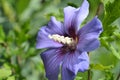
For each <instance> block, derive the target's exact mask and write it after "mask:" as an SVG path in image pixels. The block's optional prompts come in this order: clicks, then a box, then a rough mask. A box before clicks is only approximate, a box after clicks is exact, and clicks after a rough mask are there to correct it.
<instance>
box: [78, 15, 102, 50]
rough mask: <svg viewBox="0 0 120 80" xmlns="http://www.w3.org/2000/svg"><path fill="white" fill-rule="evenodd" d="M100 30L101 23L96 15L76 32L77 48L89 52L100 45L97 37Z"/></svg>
mask: <svg viewBox="0 0 120 80" xmlns="http://www.w3.org/2000/svg"><path fill="white" fill-rule="evenodd" d="M102 31H103V29H102V23H101V22H100V20H99V19H98V18H97V17H95V18H94V19H93V20H92V21H90V22H89V23H87V24H86V25H85V26H84V27H82V28H81V29H80V31H79V33H78V36H79V41H78V45H77V49H78V50H80V51H87V52H89V51H92V50H95V49H96V48H98V47H99V45H100V42H99V40H98V37H99V35H100V33H101V32H102Z"/></svg>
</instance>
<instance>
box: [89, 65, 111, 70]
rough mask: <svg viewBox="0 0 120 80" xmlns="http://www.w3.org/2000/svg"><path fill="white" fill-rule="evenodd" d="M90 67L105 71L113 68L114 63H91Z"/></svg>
mask: <svg viewBox="0 0 120 80" xmlns="http://www.w3.org/2000/svg"><path fill="white" fill-rule="evenodd" d="M90 67H91V69H95V70H103V71H104V70H110V69H111V68H113V65H109V66H104V65H102V64H91V65H90Z"/></svg>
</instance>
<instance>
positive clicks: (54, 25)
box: [46, 16, 64, 35]
mask: <svg viewBox="0 0 120 80" xmlns="http://www.w3.org/2000/svg"><path fill="white" fill-rule="evenodd" d="M46 31H47V32H48V33H51V34H59V35H64V27H63V24H62V23H61V22H59V21H57V20H56V18H55V17H53V16H52V17H51V20H50V22H49V23H48V25H47V28H46Z"/></svg>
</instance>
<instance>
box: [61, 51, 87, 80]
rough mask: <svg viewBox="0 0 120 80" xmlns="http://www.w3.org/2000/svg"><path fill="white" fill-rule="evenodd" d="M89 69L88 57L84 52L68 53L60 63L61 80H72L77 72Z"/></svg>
mask: <svg viewBox="0 0 120 80" xmlns="http://www.w3.org/2000/svg"><path fill="white" fill-rule="evenodd" d="M88 67H89V57H88V54H87V53H86V52H83V53H79V52H78V51H76V52H75V53H68V55H66V57H65V59H64V60H63V63H62V80H74V78H75V76H76V74H77V72H78V71H81V72H83V71H85V70H87V69H88Z"/></svg>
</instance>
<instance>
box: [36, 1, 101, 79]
mask: <svg viewBox="0 0 120 80" xmlns="http://www.w3.org/2000/svg"><path fill="white" fill-rule="evenodd" d="M88 13H89V3H88V2H87V0H84V1H83V3H82V5H81V7H79V8H77V9H76V8H74V7H71V6H68V7H66V8H64V23H61V22H59V21H57V20H56V19H55V17H51V20H50V21H49V23H48V24H47V25H46V26H43V27H42V28H41V29H40V30H39V32H38V36H37V44H36V48H38V49H42V48H47V50H46V51H44V52H43V53H42V54H41V58H42V60H43V63H44V66H45V71H46V77H47V78H48V80H58V74H59V72H61V76H62V80H74V78H75V76H76V74H77V72H79V71H80V72H83V71H85V70H87V69H88V67H89V57H88V54H87V52H90V51H92V50H95V49H96V48H98V47H99V45H100V42H99V40H98V37H99V35H100V33H101V32H102V24H101V21H100V20H99V19H98V18H97V16H95V17H94V18H93V19H92V20H91V21H90V22H88V23H87V24H85V25H84V26H83V27H82V28H81V29H80V28H79V26H80V25H81V23H82V22H83V20H84V19H85V18H86V17H87V15H88Z"/></svg>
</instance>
